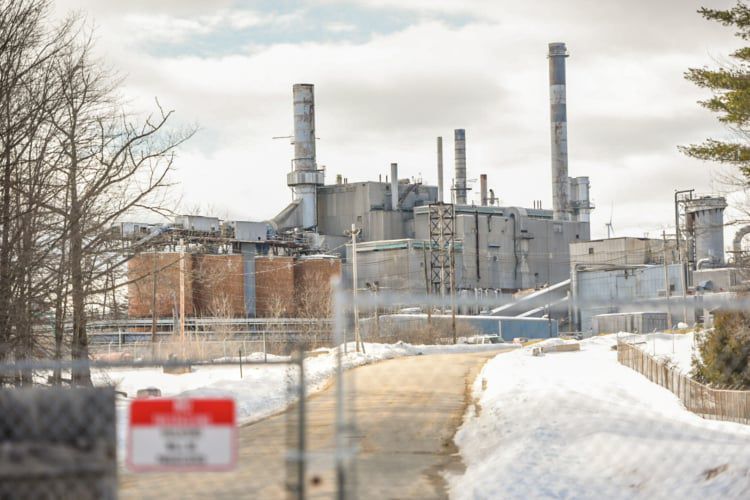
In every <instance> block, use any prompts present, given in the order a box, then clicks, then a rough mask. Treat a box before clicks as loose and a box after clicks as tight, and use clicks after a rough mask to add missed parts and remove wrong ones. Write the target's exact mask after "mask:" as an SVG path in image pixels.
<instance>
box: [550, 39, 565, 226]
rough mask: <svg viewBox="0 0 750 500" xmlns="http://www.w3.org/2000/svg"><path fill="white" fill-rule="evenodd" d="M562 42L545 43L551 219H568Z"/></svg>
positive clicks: (563, 49) (563, 45)
mask: <svg viewBox="0 0 750 500" xmlns="http://www.w3.org/2000/svg"><path fill="white" fill-rule="evenodd" d="M566 57H568V51H567V50H566V48H565V44H564V43H550V44H549V55H548V58H549V104H550V131H551V136H552V209H553V211H554V214H553V218H554V219H555V220H569V218H570V205H569V203H568V116H567V109H566V103H565V58H566Z"/></svg>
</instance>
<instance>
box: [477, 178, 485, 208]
mask: <svg viewBox="0 0 750 500" xmlns="http://www.w3.org/2000/svg"><path fill="white" fill-rule="evenodd" d="M479 193H480V197H481V199H480V200H479V202H480V203H481V205H482V206H483V207H486V206H487V174H481V175H480V176H479Z"/></svg>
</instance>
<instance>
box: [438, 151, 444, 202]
mask: <svg viewBox="0 0 750 500" xmlns="http://www.w3.org/2000/svg"><path fill="white" fill-rule="evenodd" d="M437 175H438V195H437V201H438V203H442V202H443V138H442V137H438V138H437Z"/></svg>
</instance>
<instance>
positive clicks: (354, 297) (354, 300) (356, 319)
mask: <svg viewBox="0 0 750 500" xmlns="http://www.w3.org/2000/svg"><path fill="white" fill-rule="evenodd" d="M360 232H362V230H361V229H357V226H356V224H354V223H352V229H351V231H349V234H350V235H351V237H352V305H353V306H354V345H355V347H356V349H357V352H359V348H360V344H361V343H362V340H361V339H360V338H359V307H358V306H357V236H358V235H359V233H360ZM344 345H346V341H344ZM364 350H365V346H364V345H363V346H362V351H364Z"/></svg>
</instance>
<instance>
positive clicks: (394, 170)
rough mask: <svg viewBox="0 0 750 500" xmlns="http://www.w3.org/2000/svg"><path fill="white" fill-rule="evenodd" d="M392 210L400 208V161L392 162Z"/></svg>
mask: <svg viewBox="0 0 750 500" xmlns="http://www.w3.org/2000/svg"><path fill="white" fill-rule="evenodd" d="M391 210H398V163H391Z"/></svg>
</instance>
